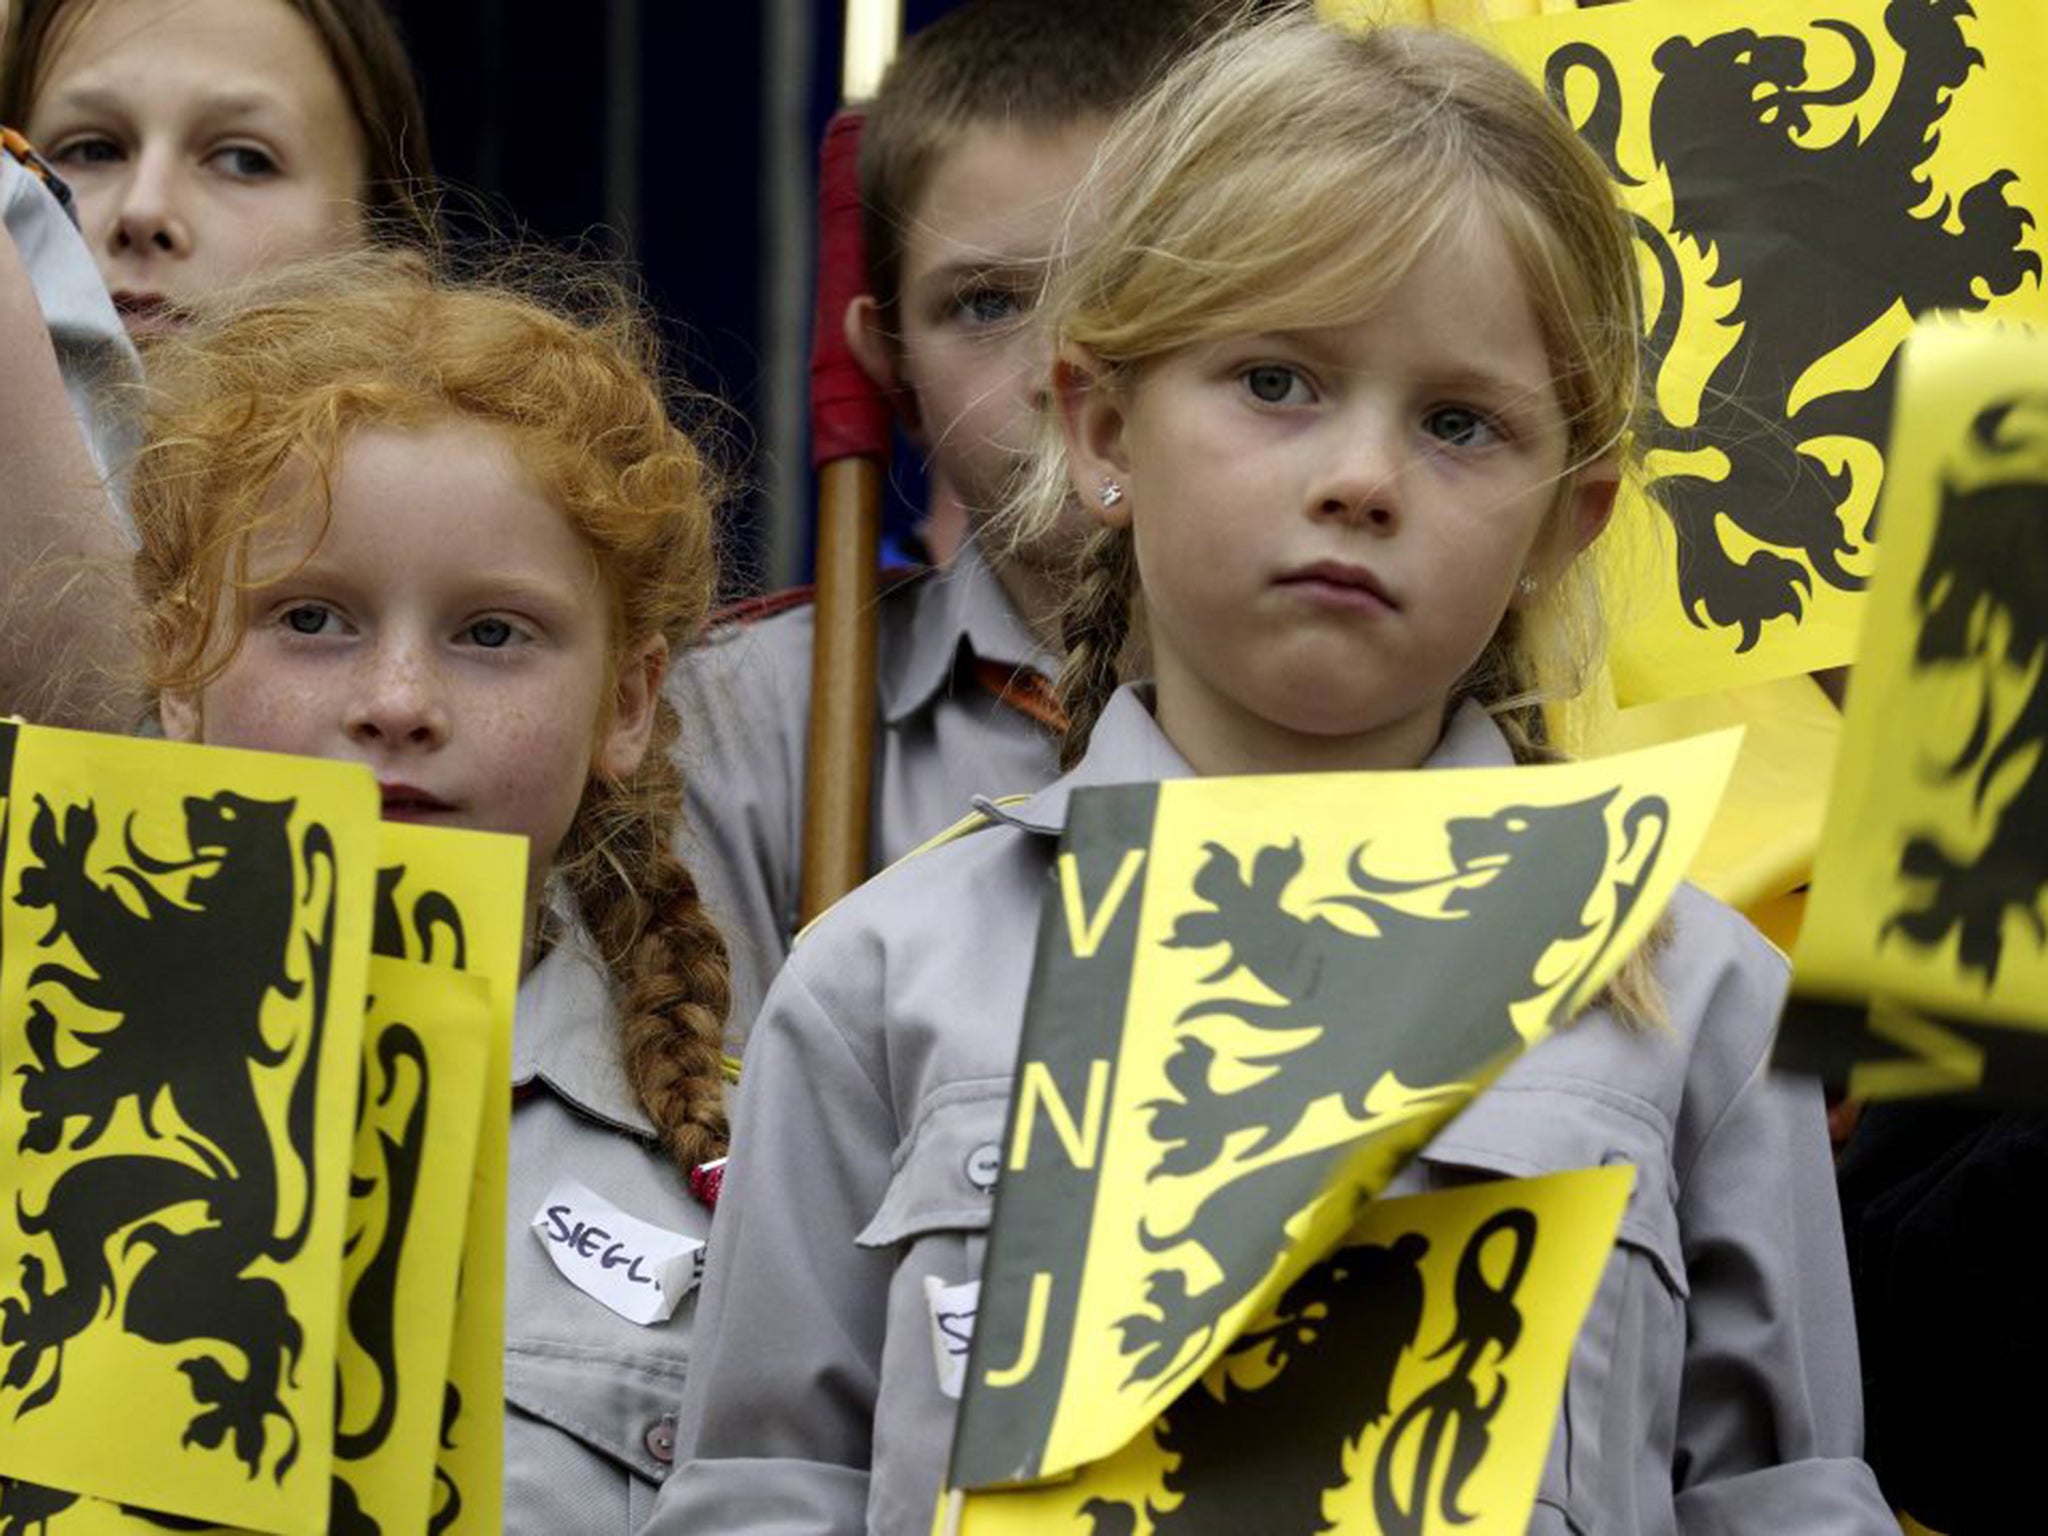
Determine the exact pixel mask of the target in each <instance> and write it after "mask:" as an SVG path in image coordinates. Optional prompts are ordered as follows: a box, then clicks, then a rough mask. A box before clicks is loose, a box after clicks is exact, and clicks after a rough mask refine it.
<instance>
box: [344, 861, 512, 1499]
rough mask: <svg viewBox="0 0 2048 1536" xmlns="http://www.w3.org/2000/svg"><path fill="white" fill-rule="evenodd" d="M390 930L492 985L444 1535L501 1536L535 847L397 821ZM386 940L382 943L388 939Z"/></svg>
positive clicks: (439, 1471)
mask: <svg viewBox="0 0 2048 1536" xmlns="http://www.w3.org/2000/svg"><path fill="white" fill-rule="evenodd" d="M384 856H385V867H384V880H383V882H382V883H381V884H380V900H379V912H380V924H379V926H380V930H381V932H382V933H383V934H384V935H385V936H386V937H388V938H389V939H390V941H391V943H392V944H393V945H394V946H395V947H396V952H399V953H403V954H406V955H409V956H412V957H414V958H416V959H419V960H423V961H427V962H429V963H431V964H433V965H436V966H456V967H460V968H462V969H464V970H467V971H468V972H470V973H471V974H472V975H474V976H476V977H477V978H478V979H479V980H480V981H482V982H484V983H486V984H487V986H488V988H489V992H488V1001H489V1006H490V1028H489V1032H488V1035H487V1040H486V1055H485V1058H484V1060H483V1062H482V1063H481V1065H480V1066H479V1068H478V1071H479V1072H480V1074H481V1080H482V1081H483V1083H484V1084H485V1085H486V1088H485V1092H484V1095H483V1108H482V1114H481V1118H480V1121H479V1124H478V1130H477V1149H476V1160H475V1164H474V1168H473V1171H472V1173H471V1175H470V1180H469V1190H468V1196H467V1201H468V1205H467V1213H468V1214H467V1226H466V1236H465V1238H464V1243H463V1253H462V1271H461V1280H460V1287H459V1291H458V1301H457V1307H456V1313H455V1329H454V1337H453V1341H452V1344H451V1348H450V1352H449V1357H448V1367H447V1385H446V1390H445V1394H444V1396H443V1400H442V1419H441V1446H440V1455H439V1459H438V1463H437V1466H436V1469H435V1496H434V1515H433V1522H432V1525H431V1527H430V1529H431V1531H432V1532H433V1536H471V1533H475V1536H497V1533H498V1531H499V1530H500V1529H502V1526H503V1509H504V1447H505V1203H506V1201H507V1199H508V1198H509V1196H508V1194H507V1191H506V1175H505V1159H506V1147H507V1138H508V1136H509V1134H510V1125H511V1112H512V1102H511V1094H510V1085H511V1082H512V1015H513V1010H514V1005H515V1004H516V1002H517V1000H518V995H519V978H520V973H521V970H522V966H523V952H524V942H525V940H524V924H525V917H526V906H525V897H526V863H527V860H526V844H525V843H524V841H522V840H521V839H518V838H510V837H495V836H492V835H490V834H487V833H481V832H454V831H438V830H434V829H427V828H417V827H408V826H404V825H387V826H386V828H385V843H384ZM380 947H382V946H381V945H380Z"/></svg>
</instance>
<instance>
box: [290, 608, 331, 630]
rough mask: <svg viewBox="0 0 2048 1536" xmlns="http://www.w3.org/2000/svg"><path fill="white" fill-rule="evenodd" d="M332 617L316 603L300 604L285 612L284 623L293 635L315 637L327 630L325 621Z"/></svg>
mask: <svg viewBox="0 0 2048 1536" xmlns="http://www.w3.org/2000/svg"><path fill="white" fill-rule="evenodd" d="M333 617H334V615H333V614H331V613H329V612H328V611H327V610H326V609H325V608H322V607H321V606H320V605H319V604H318V603H300V604H299V605H298V606H297V607H294V608H287V609H286V610H285V614H284V622H285V627H286V628H287V629H289V630H290V631H291V632H292V633H293V634H295V635H317V634H320V633H321V632H323V631H324V630H325V629H326V628H327V621H328V620H329V619H331V618H333Z"/></svg>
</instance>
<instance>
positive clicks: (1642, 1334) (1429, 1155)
mask: <svg viewBox="0 0 2048 1536" xmlns="http://www.w3.org/2000/svg"><path fill="white" fill-rule="evenodd" d="M1419 1161H1420V1163H1421V1164H1422V1168H1423V1176H1424V1183H1425V1186H1426V1187H1428V1188H1432V1189H1438V1188H1448V1187H1451V1186H1454V1185H1457V1184H1462V1183H1469V1182H1471V1181H1473V1180H1475V1179H1530V1178H1541V1177H1543V1176H1544V1175H1545V1174H1551V1173H1563V1172H1567V1171H1569V1170H1571V1169H1575V1168H1599V1167H1606V1166H1611V1165H1613V1164H1617V1163H1626V1164H1628V1165H1630V1166H1631V1167H1632V1168H1633V1169H1634V1171H1635V1185H1634V1188H1633V1189H1632V1190H1631V1192H1630V1194H1629V1201H1628V1206H1627V1209H1626V1210H1625V1211H1624V1213H1623V1215H1622V1220H1621V1229H1620V1233H1619V1235H1618V1237H1617V1239H1616V1242H1615V1247H1614V1251H1613V1253H1612V1254H1611V1255H1610V1256H1609V1258H1608V1261H1607V1266H1606V1268H1605V1270H1604V1271H1603V1273H1602V1275H1601V1279H1600V1285H1599V1288H1598V1290H1597V1291H1596V1292H1595V1294H1594V1297H1593V1302H1592V1305H1591V1306H1590V1307H1589V1308H1588V1310H1587V1313H1586V1319H1585V1322H1584V1323H1583V1324H1582V1325H1581V1327H1580V1330H1579V1335H1578V1339H1577V1342H1576V1344H1575V1345H1574V1347H1573V1350H1572V1358H1571V1364H1570V1367H1569V1369H1568V1371H1567V1373H1566V1377H1565V1394H1564V1402H1563V1405H1562V1411H1561V1413H1560V1415H1559V1418H1558V1424H1557V1431H1556V1434H1555V1435H1554V1436H1553V1437H1552V1440H1551V1444H1550V1453H1549V1458H1548V1460H1547V1461H1546V1463H1545V1465H1544V1470H1543V1479H1542V1484H1541V1488H1540V1493H1539V1503H1538V1512H1539V1514H1541V1515H1544V1516H1546V1517H1547V1518H1549V1519H1550V1520H1552V1521H1553V1522H1555V1521H1562V1525H1561V1526H1553V1527H1541V1526H1540V1525H1539V1528H1557V1529H1563V1530H1569V1531H1572V1532H1577V1533H1582V1536H1603V1533H1616V1536H1618V1533H1629V1536H1635V1533H1638V1532H1642V1533H1649V1532H1656V1531H1663V1530H1668V1529H1670V1522H1671V1513H1670V1508H1669V1488H1670V1480H1671V1456H1672V1454H1673V1451H1674V1448H1675V1445H1676V1438H1677V1414H1678V1392H1679V1382H1680V1373H1681V1370H1682V1367H1683V1363H1684V1349H1685V1308H1686V1302H1687V1298H1688V1296H1689V1295H1690V1286H1689V1284H1688V1281H1687V1278H1686V1271H1685V1260H1684V1250H1683V1247H1682V1244H1681V1239H1680V1234H1679V1226H1678V1207H1677V1199H1676V1181H1675V1178H1674V1175H1673V1173H1672V1169H1671V1153H1670V1140H1669V1133H1668V1131H1666V1130H1665V1129H1664V1127H1663V1123H1662V1119H1661V1116H1660V1115H1659V1114H1658V1112H1657V1111H1656V1110H1655V1109H1654V1108H1653V1107H1652V1106H1650V1105H1648V1104H1646V1103H1643V1102H1642V1101H1641V1100H1638V1099H1635V1098H1633V1097H1631V1096H1629V1095H1626V1094H1621V1093H1617V1092H1614V1091H1613V1090H1610V1089H1606V1088H1604V1087H1603V1086H1602V1085H1599V1084H1593V1083H1577V1082H1573V1083H1570V1084H1566V1085H1550V1084H1545V1085H1541V1086H1535V1085H1530V1086H1521V1085H1518V1086H1515V1087H1512V1088H1506V1089H1502V1088H1495V1089H1493V1090H1491V1091H1489V1092H1488V1093H1487V1094H1485V1095H1484V1096H1482V1097H1481V1098H1480V1099H1479V1100H1477V1101H1476V1102H1475V1104H1474V1106H1473V1108H1472V1109H1471V1110H1470V1111H1468V1112H1467V1113H1466V1115H1465V1116H1463V1117H1462V1118H1461V1119H1460V1120H1459V1121H1458V1122H1456V1123H1455V1124H1453V1125H1452V1126H1451V1127H1450V1128H1449V1130H1448V1131H1447V1132H1446V1134H1445V1135H1444V1136H1442V1137H1440V1138H1438V1140H1437V1141H1436V1142H1433V1143H1431V1144H1430V1145H1429V1146H1428V1147H1426V1148H1425V1149H1424V1150H1423V1151H1422V1153H1421V1154H1420V1158H1419ZM1659 1488H1661V1489H1662V1490H1664V1494H1663V1497H1662V1498H1656V1496H1655V1490H1656V1489H1659ZM1643 1499H1652V1500H1654V1502H1655V1503H1656V1505H1657V1507H1655V1508H1646V1507H1639V1504H1640V1502H1641V1501H1642V1500H1643Z"/></svg>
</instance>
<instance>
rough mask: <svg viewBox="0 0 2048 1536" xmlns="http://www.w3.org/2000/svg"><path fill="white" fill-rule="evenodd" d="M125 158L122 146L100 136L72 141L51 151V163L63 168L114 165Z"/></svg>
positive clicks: (84, 137) (89, 136)
mask: <svg viewBox="0 0 2048 1536" xmlns="http://www.w3.org/2000/svg"><path fill="white" fill-rule="evenodd" d="M123 158H125V157H124V155H123V152H122V149H121V146H120V145H118V144H116V143H115V142H114V141H113V140H112V139H109V138H106V137H104V136H102V135H99V134H87V135H85V136H83V137H81V138H76V139H71V140H69V141H68V142H66V143H64V144H61V145H59V146H58V147H57V148H55V149H53V150H51V151H50V163H51V164H52V165H62V166H72V167H76V166H85V165H113V164H115V163H117V162H118V161H120V160H122V159H123Z"/></svg>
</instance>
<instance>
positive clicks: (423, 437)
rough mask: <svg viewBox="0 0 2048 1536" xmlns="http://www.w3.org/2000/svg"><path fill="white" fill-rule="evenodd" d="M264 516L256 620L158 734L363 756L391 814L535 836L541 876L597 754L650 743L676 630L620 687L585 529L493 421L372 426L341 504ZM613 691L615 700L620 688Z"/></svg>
mask: <svg viewBox="0 0 2048 1536" xmlns="http://www.w3.org/2000/svg"><path fill="white" fill-rule="evenodd" d="M317 533H318V519H317V517H316V516H315V514H314V513H312V512H310V511H309V512H307V513H304V514H302V515H301V516H299V517H298V518H296V519H290V520H286V521H283V522H281V523H279V524H278V525H276V526H275V527H272V528H267V529H264V530H261V531H259V532H258V533H257V534H256V535H255V536H254V537H253V539H252V541H251V545H250V550H249V563H250V577H251V585H250V588H249V590H248V591H246V592H244V593H242V594H240V596H239V598H238V597H237V596H236V594H235V593H233V592H232V591H230V592H229V593H228V595H227V597H226V598H224V599H223V600H224V601H240V603H241V604H242V612H243V617H244V618H245V620H246V622H247V631H246V633H245V635H244V637H243V640H242V643H241V647H240V649H239V650H238V651H237V652H236V653H235V656H234V659H233V660H232V661H231V662H229V664H228V666H227V669H226V670H225V671H224V672H222V673H221V675H220V676H219V677H218V678H216V679H215V680H214V681H213V682H212V683H211V684H209V685H208V686H207V687H206V688H205V689H204V690H203V691H202V692H201V693H200V694H199V695H198V696H197V697H196V698H193V697H189V696H181V697H166V699H165V701H164V705H163V717H164V727H165V731H166V734H168V735H170V736H172V737H175V738H178V739H181V740H187V741H204V742H209V743H213V744H216V745H221V746H231V747H254V748H258V749H261V750H264V751H270V752H295V753H299V754H302V755H304V756H309V757H328V758H339V759H342V760H344V761H348V762H359V763H364V764H366V765H368V766H369V768H370V769H371V770H372V771H373V772H374V773H375V774H376V775H377V780H378V783H379V784H380V786H381V787H382V789H383V795H384V815H385V816H386V818H387V819H391V820H401V821H417V822H425V823H427V824H429V825H434V826H451V827H471V828H476V829H480V830H483V831H487V832H513V833H518V834H521V835H523V836H524V837H526V838H527V839H528V842H529V845H530V850H529V851H530V860H531V863H530V874H531V879H532V891H533V892H535V893H537V892H538V891H539V889H540V883H541V880H542V878H543V877H544V875H545V874H546V871H547V870H548V868H549V867H550V865H551V864H552V863H553V860H554V856H555V852H556V850H557V849H558V848H559V847H560V845H561V842H562V838H563V836H564V834H565V833H566V832H567V831H568V829H569V823H570V821H571V819H572V818H573V817H574V815H575V812H576V806H577V802H578V800H579V799H580V798H581V796H582V794H583V790H584V787H585V785H586V783H587V782H588V781H589V779H590V777H591V775H592V773H593V772H596V773H602V774H606V775H610V776H615V777H616V776H623V775H625V774H627V773H630V772H631V771H632V770H633V768H635V767H636V766H637V765H638V763H639V760H640V755H641V753H642V752H643V751H644V750H645V747H646V742H647V734H648V730H649V727H650V725H651V723H652V720H653V704H654V697H655V691H656V689H657V688H658V687H659V683H660V677H661V670H662V664H663V663H664V662H665V661H666V650H665V648H664V647H663V645H662V642H661V641H660V640H659V639H657V640H655V641H653V642H651V643H650V644H649V645H647V646H644V647H642V648H641V649H640V650H639V652H638V653H637V654H635V655H632V656H629V657H627V658H626V659H625V661H624V662H623V663H622V665H621V666H620V667H619V669H618V681H617V683H616V685H615V686H614V687H613V689H612V692H611V694H610V695H608V694H607V684H606V665H605V663H606V655H607V647H608V645H609V643H610V637H609V635H608V633H607V630H608V627H609V623H610V621H609V617H608V615H607V612H606V606H607V605H606V602H605V595H604V592H603V590H602V588H601V586H600V578H599V575H598V572H597V568H596V566H595V564H594V562H593V561H592V559H591V556H590V553H589V551H588V549H587V548H586V547H585V546H584V543H583V540H582V538H581V536H580V535H579V534H578V533H577V532H576V530H575V529H574V527H573V526H572V525H571V524H570V522H569V520H568V519H567V518H566V517H564V516H563V514H562V513H561V512H560V511H559V510H558V509H557V508H556V507H555V505H554V504H553V503H552V502H551V501H549V500H548V498H547V497H546V495H545V494H543V492H542V490H541V488H540V487H539V486H538V485H537V484H536V483H535V482H534V481H533V479H532V478H531V477H530V476H529V475H528V474H527V473H526V472H525V470H524V469H523V468H522V467H521V466H520V464H519V463H518V461H517V459H516V458H515V457H514V456H513V454H512V451H511V449H510V447H509V446H508V445H507V444H506V443H505V442H504V440H502V439H501V438H500V437H498V436H497V435H496V434H494V433H492V432H491V431H489V430H488V429H486V428H483V427H480V426H478V425H476V424H474V423H470V422H449V423H445V424H442V425H439V426H435V427H431V428H427V429H424V430H418V431H396V430H391V429H385V428H370V427H366V428H362V429H359V430H358V431H356V432H355V433H354V434H352V435H351V436H350V437H349V438H348V439H347V441H346V444H345V446H344V447H343V449H342V452H341V456H340V464H339V473H338V476H337V479H336V482H335V486H334V501H333V517H332V521H331V523H330V525H329V527H328V530H327V535H326V537H325V538H324V539H319V540H318V543H317V546H316V544H315V538H316V536H317ZM608 704H609V705H610V706H611V707H610V708H609V709H607V707H606V706H607V705H608Z"/></svg>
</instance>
